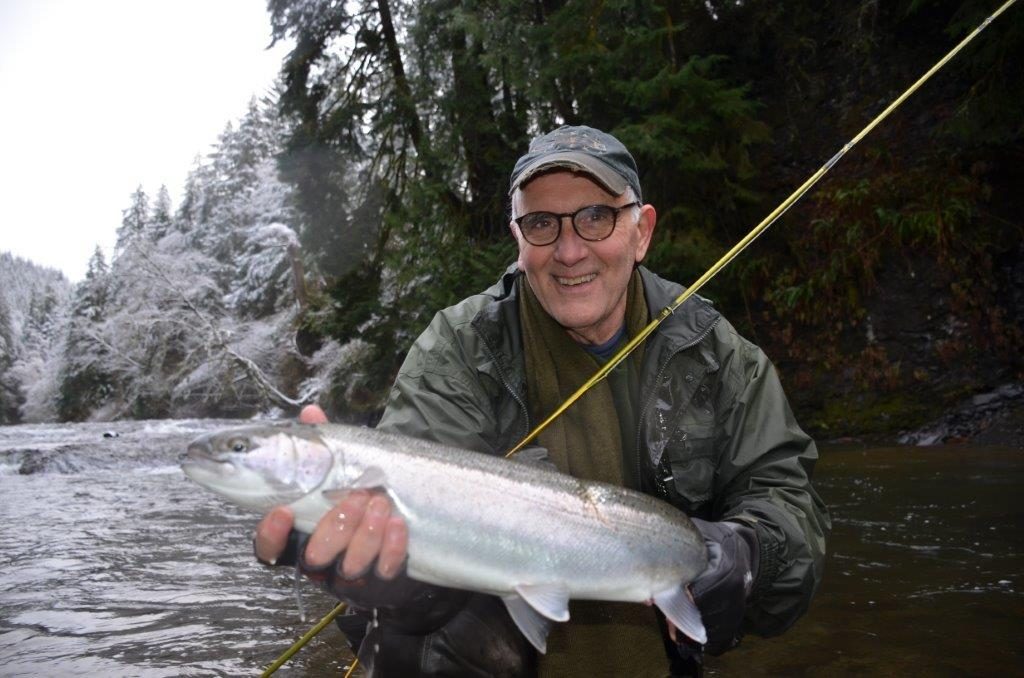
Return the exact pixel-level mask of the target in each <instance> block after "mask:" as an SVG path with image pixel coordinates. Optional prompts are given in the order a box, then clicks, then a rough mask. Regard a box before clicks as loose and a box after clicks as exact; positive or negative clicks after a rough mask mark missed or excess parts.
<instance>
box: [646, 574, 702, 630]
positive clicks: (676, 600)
mask: <svg viewBox="0 0 1024 678" xmlns="http://www.w3.org/2000/svg"><path fill="white" fill-rule="evenodd" d="M654 604H655V605H657V606H658V609H659V610H661V611H662V612H663V613H664V614H665V616H666V617H668V620H669V621H670V622H672V623H673V624H675V627H676V628H677V629H679V630H680V631H682V632H683V633H684V634H685V635H686V636H687V637H688V638H691V639H692V640H693V641H694V642H696V643H699V644H701V645H704V644H706V643H707V642H708V634H707V631H705V630H704V622H702V621H701V618H700V610H698V609H697V604H696V603H694V602H693V598H691V597H690V593H689V591H687V590H686V586H683V585H680V586H677V587H674V588H671V589H668V590H667V591H662V592H661V593H658V594H655V596H654Z"/></svg>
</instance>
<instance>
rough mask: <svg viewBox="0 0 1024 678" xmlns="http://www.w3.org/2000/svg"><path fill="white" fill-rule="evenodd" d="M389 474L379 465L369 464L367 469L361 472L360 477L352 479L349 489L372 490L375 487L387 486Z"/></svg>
mask: <svg viewBox="0 0 1024 678" xmlns="http://www.w3.org/2000/svg"><path fill="white" fill-rule="evenodd" d="M387 486H388V476H387V474H386V473H384V469H382V468H381V467H379V466H367V467H366V469H365V470H364V471H363V472H362V473H361V474H359V477H358V478H356V479H355V480H353V481H352V484H351V485H349V489H352V490H370V489H373V488H375V487H387Z"/></svg>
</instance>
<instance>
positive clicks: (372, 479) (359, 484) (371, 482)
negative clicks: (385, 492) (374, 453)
mask: <svg viewBox="0 0 1024 678" xmlns="http://www.w3.org/2000/svg"><path fill="white" fill-rule="evenodd" d="M387 486H388V477H387V474H385V473H384V471H383V469H381V468H380V467H379V466H367V467H366V470H364V471H363V472H362V473H360V474H359V477H357V478H356V479H355V480H353V481H352V482H351V483H349V484H348V485H346V486H345V487H339V488H335V489H331V490H322V491H321V494H322V495H323V496H324V499H326V500H327V501H329V502H331V503H332V504H336V503H338V502H339V501H341V500H342V499H344V498H345V495H346V494H348V493H349V492H351V491H352V490H372V489H375V488H378V487H385V488H386V487H387Z"/></svg>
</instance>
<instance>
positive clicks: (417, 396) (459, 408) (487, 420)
mask: <svg viewBox="0 0 1024 678" xmlns="http://www.w3.org/2000/svg"><path fill="white" fill-rule="evenodd" d="M462 358H463V353H462V349H461V347H460V345H459V342H458V340H457V337H456V333H455V332H454V331H453V330H452V327H451V326H450V325H449V323H448V322H447V319H446V318H445V317H444V316H443V314H440V313H439V314H437V315H436V316H435V317H434V320H433V321H432V322H431V323H430V326H429V327H428V328H427V329H426V330H425V331H424V332H423V334H421V335H420V336H419V338H418V339H417V340H416V342H415V343H414V344H413V345H412V348H410V349H409V354H408V355H407V356H406V358H405V362H404V363H403V364H402V367H401V369H399V371H398V376H397V377H396V378H395V382H394V384H393V385H392V387H391V393H390V395H389V397H388V403H387V407H386V408H385V410H384V415H383V416H382V417H381V420H380V423H379V424H378V425H377V428H379V429H381V430H385V431H390V432H393V433H401V434H403V435H407V436H411V437H413V438H420V439H421V440H432V441H435V442H438V443H442V444H445V445H453V446H455V447H461V448H464V449H469V450H476V451H478V452H485V453H491V454H493V453H495V452H497V450H495V449H494V447H493V442H492V440H493V432H494V429H495V428H496V423H495V421H494V414H493V412H492V411H491V408H490V404H491V402H492V398H491V397H490V396H489V395H488V394H487V392H486V391H485V389H484V387H483V386H482V384H481V383H480V380H479V379H478V378H477V376H476V375H475V374H474V373H473V368H472V367H470V366H469V365H468V364H467V363H466V361H465V360H463V359H462Z"/></svg>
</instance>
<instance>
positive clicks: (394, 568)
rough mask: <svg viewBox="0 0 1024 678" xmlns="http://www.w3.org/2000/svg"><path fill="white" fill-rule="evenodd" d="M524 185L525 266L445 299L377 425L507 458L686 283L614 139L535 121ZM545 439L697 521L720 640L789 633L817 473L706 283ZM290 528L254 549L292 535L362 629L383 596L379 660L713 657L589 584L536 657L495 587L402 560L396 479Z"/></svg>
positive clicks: (614, 664)
mask: <svg viewBox="0 0 1024 678" xmlns="http://www.w3.org/2000/svg"><path fill="white" fill-rule="evenodd" d="M510 196H511V202H512V219H511V222H510V225H509V227H510V229H511V231H512V234H513V236H514V237H515V238H516V241H517V243H518V247H519V258H518V262H517V265H516V266H514V267H512V268H510V269H509V270H508V271H507V272H506V273H505V275H504V276H503V277H502V279H501V280H500V281H499V282H498V283H497V284H496V285H494V286H493V287H491V288H490V289H488V290H487V291H485V292H484V293H482V294H478V295H474V296H472V297H469V298H468V299H466V300H464V301H463V302H461V303H459V304H457V305H456V306H453V307H451V308H448V309H445V310H443V311H441V312H440V313H438V314H437V315H436V316H435V318H434V320H433V322H432V323H431V324H430V326H429V327H428V328H427V329H426V331H424V333H423V334H422V335H421V336H420V337H419V338H418V339H417V341H416V343H415V344H414V345H413V347H412V348H411V350H410V351H409V355H408V357H407V358H406V361H405V363H404V365H403V366H402V369H401V371H400V372H399V375H398V377H397V378H396V381H395V384H394V386H393V388H392V392H391V396H390V399H389V402H388V406H387V409H386V411H385V412H384V416H383V418H382V419H381V422H380V425H379V427H380V428H382V429H387V430H391V431H397V432H400V433H404V434H407V435H412V436H415V437H419V438H427V439H433V440H437V441H439V442H443V443H447V444H450V445H455V446H460V447H465V448H471V449H475V450H478V451H481V452H485V453H489V454H503V453H504V452H505V451H507V450H508V449H510V448H511V447H512V446H513V445H514V444H515V443H517V442H518V441H519V440H520V439H521V438H522V437H523V436H525V435H526V433H527V432H528V431H529V430H531V427H532V426H534V425H536V423H537V422H539V421H540V420H541V419H542V418H543V417H545V416H546V415H547V414H548V413H550V412H551V411H552V410H554V409H555V407H556V406H557V405H558V404H560V403H561V402H562V401H563V400H564V399H565V398H566V397H567V396H568V395H569V394H571V393H572V392H574V391H575V390H576V388H577V387H578V386H579V385H580V384H582V383H583V381H584V380H586V379H587V378H588V377H589V376H591V375H592V374H593V373H594V372H595V371H596V369H597V367H598V365H599V364H600V363H603V362H605V361H607V360H608V358H610V357H611V356H612V355H613V354H614V353H615V351H616V349H617V348H618V347H620V346H621V345H622V344H624V343H625V342H626V341H628V339H629V337H631V336H633V335H635V334H636V333H637V332H638V331H639V330H640V329H641V328H642V327H644V326H645V325H646V324H647V323H648V321H649V319H650V318H651V317H653V316H654V315H655V314H657V313H658V312H659V311H660V310H661V309H662V308H664V307H665V306H667V305H668V304H669V303H670V302H671V301H672V300H674V299H675V298H676V297H677V296H678V295H679V294H680V293H681V291H682V288H681V287H679V286H678V285H676V284H674V283H670V282H668V281H665V280H662V279H661V278H658V277H657V276H655V275H654V274H653V273H651V272H650V271H648V270H646V269H644V268H643V267H640V266H639V264H640V262H641V261H642V260H643V258H644V256H645V254H646V252H647V249H648V247H649V245H650V243H651V237H652V235H653V232H654V227H655V222H656V218H657V215H656V211H655V208H654V207H653V206H651V205H649V204H644V203H643V200H642V196H641V190H640V181H639V178H638V174H637V168H636V164H635V162H634V160H633V158H632V156H631V155H630V154H629V152H628V150H627V149H626V148H625V147H624V146H623V145H622V144H621V143H620V142H619V141H618V140H617V139H615V138H614V137H612V136H611V135H608V134H606V133H604V132H601V131H598V130H595V129H592V128H589V127H568V126H566V127H561V128H559V129H557V130H555V131H553V132H551V133H549V134H546V135H543V136H541V137H538V138H537V139H535V140H534V141H533V142H532V143H531V145H530V148H529V151H528V152H527V153H526V154H525V155H524V156H523V157H522V158H520V159H519V161H518V162H517V163H516V166H515V168H514V169H513V172H512V177H511V183H510ZM322 418H323V415H322V413H320V412H318V411H315V412H313V413H309V412H307V413H305V414H304V415H303V419H304V420H305V421H308V422H311V423H315V422H316V421H318V420H322ZM536 442H537V443H538V444H539V445H540V447H541V448H543V450H544V451H545V452H546V456H547V459H548V461H549V462H550V463H553V464H554V465H555V466H556V467H557V468H558V469H559V470H561V471H563V472H566V473H571V474H573V475H575V476H578V477H582V478H587V479H593V480H602V481H607V482H613V483H616V484H620V485H626V486H629V487H632V488H635V489H638V490H642V491H644V492H647V493H649V494H653V495H655V496H658V497H660V498H662V499H664V500H665V501H668V502H670V503H672V504H673V505H675V506H676V507H678V508H680V509H681V510H683V511H684V512H686V513H687V514H688V515H690V516H691V517H692V518H694V522H695V523H696V525H697V526H698V528H699V529H700V531H701V532H702V534H703V535H704V538H705V541H706V543H707V545H708V551H709V557H710V564H709V566H708V569H707V570H706V571H705V572H704V574H702V575H701V576H700V577H699V578H698V580H697V581H696V582H694V584H693V586H692V592H693V594H694V597H695V599H696V602H697V604H698V607H699V608H700V610H701V614H702V617H703V619H704V624H705V626H706V628H707V631H708V644H707V646H706V647H705V648H704V649H706V650H707V651H709V652H712V653H716V654H717V653H720V652H724V651H725V650H728V649H729V648H731V647H733V646H735V645H736V644H737V643H738V642H739V639H740V637H741V636H742V635H743V633H744V632H746V631H753V632H756V633H759V634H762V635H773V634H777V633H781V632H782V631H783V630H785V629H786V628H788V627H789V626H790V625H791V624H792V623H793V622H794V621H795V620H796V619H797V618H798V617H799V616H800V615H801V614H802V613H803V612H804V611H805V610H806V609H807V606H808V604H809V601H810V598H811V596H812V595H813V593H814V591H815V589H816V588H817V585H818V582H819V581H820V578H821V574H822V562H823V558H824V550H825V543H824V540H825V533H826V532H827V530H828V529H829V519H828V515H827V512H826V510H825V507H824V506H823V505H822V503H821V500H820V499H819V498H818V496H817V494H816V493H815V492H814V490H813V489H812V487H811V485H810V474H811V471H812V469H813V466H814V463H815V460H816V459H817V451H816V449H815V446H814V443H813V441H811V440H810V438H808V437H807V436H806V435H805V434H804V432H803V431H802V430H801V429H800V427H799V426H798V425H797V424H796V422H795V421H794V419H793V416H792V413H791V411H790V409H789V406H788V404H787V401H786V398H785V396H784V394H783V392H782V388H781V385H780V384H779V380H778V377H777V375H776V372H775V369H774V368H773V366H772V365H771V363H770V362H769V361H768V360H767V358H766V357H765V356H764V354H763V353H762V352H761V351H760V349H758V348H757V347H756V346H754V345H753V344H750V343H749V342H747V341H746V340H744V339H743V338H741V337H740V336H739V335H738V334H737V333H736V331H735V330H734V329H733V328H732V326H731V325H730V324H729V323H728V322H727V321H726V320H725V319H724V318H722V317H721V315H720V314H719V313H718V312H717V311H715V310H714V308H712V307H711V305H710V304H709V303H707V302H706V301H704V300H702V299H699V298H692V299H690V300H689V301H687V303H686V304H684V305H683V306H682V307H681V308H680V309H678V310H677V311H676V312H675V313H674V314H673V315H672V316H671V317H669V318H668V319H667V320H666V321H665V322H663V323H662V324H661V325H660V326H659V328H658V330H657V331H656V332H655V333H653V334H652V335H651V337H649V338H648V340H647V341H646V342H645V343H644V344H643V345H642V347H641V348H640V349H638V350H637V351H636V352H634V354H633V355H632V356H630V357H629V358H628V359H627V360H626V361H624V362H623V363H622V364H621V365H620V366H619V367H617V368H616V369H615V370H614V371H613V372H612V373H611V374H610V375H609V377H608V379H607V380H605V381H604V382H602V383H600V384H598V385H597V386H596V387H595V388H593V389H592V390H591V392H588V393H587V395H585V396H584V397H583V398H582V399H581V400H580V401H579V402H578V403H577V404H576V405H574V406H573V407H572V408H571V409H570V410H569V411H568V412H567V413H566V414H564V415H563V416H562V417H560V418H558V419H557V420H556V421H555V422H554V423H553V424H552V426H550V427H549V428H548V429H547V430H546V431H545V432H543V433H541V434H540V436H539V440H538V441H536ZM290 529H291V515H290V512H289V510H288V509H286V508H278V509H275V510H273V511H272V512H271V513H269V514H268V515H267V516H266V517H265V518H264V520H263V521H262V522H261V524H260V526H259V528H258V530H257V537H256V542H255V548H256V552H257V556H258V557H259V558H260V559H261V560H264V561H267V562H274V561H275V560H276V561H277V562H281V561H282V560H292V559H293V558H292V557H289V556H288V555H287V553H288V551H289V550H291V551H295V552H297V555H298V560H299V563H300V566H301V567H302V568H303V569H304V571H306V572H307V573H308V574H309V575H310V576H311V577H313V578H314V579H318V580H320V581H323V582H324V583H325V586H327V587H328V588H329V589H330V590H332V591H333V592H334V593H335V594H336V595H338V596H339V597H342V598H344V599H347V600H350V601H352V602H353V604H354V605H355V606H356V607H357V608H359V610H357V612H356V613H355V614H353V615H351V616H350V617H348V618H345V619H344V620H343V622H342V626H343V628H344V629H345V630H346V632H347V633H349V637H350V639H352V640H358V639H359V638H360V637H361V636H362V634H364V633H365V632H366V627H367V620H368V619H369V614H368V613H367V612H366V610H370V609H373V608H376V610H377V617H376V618H375V619H376V625H375V626H374V632H375V634H376V635H375V637H374V643H375V645H376V647H377V648H378V651H377V652H376V656H377V658H378V659H377V668H378V669H379V670H381V671H382V672H383V673H384V675H403V676H404V675H491V676H493V675H531V674H533V673H535V672H536V671H537V670H538V665H539V671H540V673H541V674H543V675H573V674H576V675H598V674H601V673H607V674H608V675H661V676H663V675H664V674H665V673H666V670H670V671H671V672H672V673H673V674H676V675H681V674H687V675H691V674H693V673H696V672H698V671H699V657H700V648H694V647H693V646H692V645H689V644H688V643H687V641H686V640H685V639H684V638H682V637H681V635H680V637H678V638H677V637H676V635H675V629H673V628H671V626H670V625H669V624H668V623H667V622H665V620H664V618H663V617H661V616H660V614H658V613H656V611H655V610H654V608H646V607H644V606H641V605H625V604H617V603H604V602H593V601H583V602H579V601H574V602H573V605H572V607H571V610H570V611H571V619H570V621H569V622H568V623H567V624H565V625H556V627H555V629H554V630H553V631H552V637H551V638H550V639H549V643H548V647H549V651H548V653H547V654H546V655H545V656H544V657H543V658H538V657H537V656H536V653H535V652H534V651H533V649H532V648H531V647H530V646H529V644H528V643H527V642H526V641H525V639H524V638H523V637H522V635H521V634H520V633H518V631H517V630H516V628H515V626H514V624H513V623H512V622H511V621H510V619H509V617H508V615H507V613H506V612H505V610H504V606H503V605H502V604H501V602H500V601H499V600H498V599H497V598H494V597H491V596H486V595H483V594H475V593H472V594H471V593H466V592H459V591H453V590H449V589H442V588H438V587H433V586H427V585H425V584H420V583H418V582H414V581H412V580H409V579H408V578H407V577H405V576H404V575H403V573H402V563H403V561H404V559H405V553H406V546H407V543H408V534H407V530H406V526H405V523H404V521H403V520H402V519H401V517H400V516H399V515H397V513H396V512H394V511H393V510H392V507H391V504H390V502H389V500H388V498H387V497H386V495H383V494H376V495H371V494H367V493H365V492H354V493H352V494H350V495H349V496H348V497H346V498H345V499H344V500H343V501H342V502H341V503H340V504H339V505H338V508H337V510H336V511H332V512H329V513H328V514H327V515H325V516H324V518H323V519H322V520H321V521H320V524H319V525H318V526H317V528H316V530H315V531H314V533H313V534H312V535H311V537H310V538H309V540H308V543H307V544H305V546H304V548H303V547H297V546H296V540H295V538H294V535H293V536H292V539H291V542H290V543H291V549H288V548H287V547H286V543H288V538H289V531H290ZM371 567H372V568H373V569H372V570H371ZM360 610H361V611H360ZM656 615H657V617H656ZM677 640H678V641H679V642H678V643H677V642H676V641H677ZM581 661H582V662H587V663H586V664H581V663H580V662H581ZM584 666H585V667H586V668H584Z"/></svg>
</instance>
